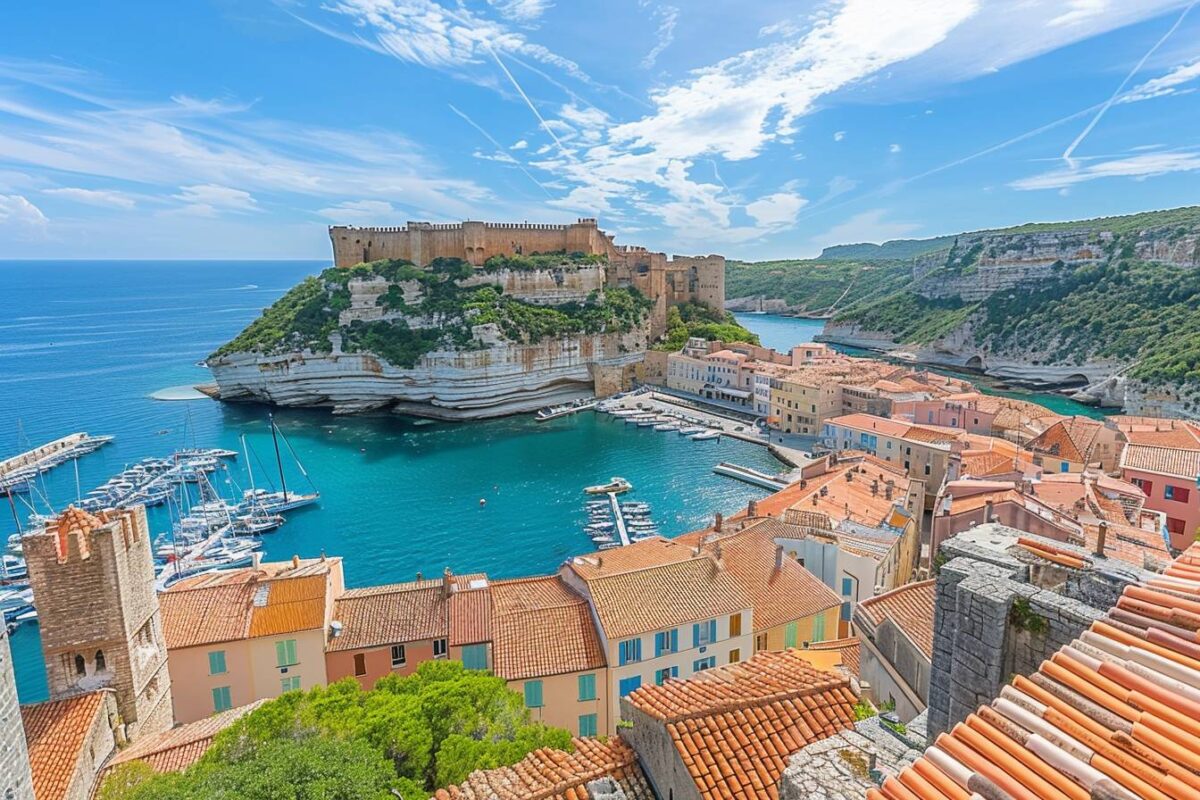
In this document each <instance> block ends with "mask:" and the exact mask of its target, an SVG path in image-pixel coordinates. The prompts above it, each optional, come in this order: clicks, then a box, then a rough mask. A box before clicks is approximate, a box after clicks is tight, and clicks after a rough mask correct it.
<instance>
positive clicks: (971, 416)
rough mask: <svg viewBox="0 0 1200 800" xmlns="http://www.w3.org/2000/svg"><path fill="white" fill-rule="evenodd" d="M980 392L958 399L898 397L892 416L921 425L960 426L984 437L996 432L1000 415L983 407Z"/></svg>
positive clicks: (957, 427) (961, 396)
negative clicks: (980, 407)
mask: <svg viewBox="0 0 1200 800" xmlns="http://www.w3.org/2000/svg"><path fill="white" fill-rule="evenodd" d="M979 397H980V396H979V395H975V396H971V395H960V396H959V399H957V400H949V399H946V398H939V399H936V400H924V399H913V400H896V401H894V402H893V403H892V416H893V417H895V418H896V419H900V420H904V421H905V422H911V423H914V424H917V425H932V426H936V427H939V428H956V429H959V430H963V431H966V432H967V433H975V434H979V435H981V436H991V435H992V434H993V432H994V425H995V420H996V415H995V414H994V413H990V412H987V411H981V410H980V409H979Z"/></svg>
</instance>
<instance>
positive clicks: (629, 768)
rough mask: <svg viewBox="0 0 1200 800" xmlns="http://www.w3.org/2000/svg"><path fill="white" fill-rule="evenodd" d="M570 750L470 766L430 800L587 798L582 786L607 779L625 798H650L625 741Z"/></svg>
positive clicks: (580, 743) (584, 743) (578, 743)
mask: <svg viewBox="0 0 1200 800" xmlns="http://www.w3.org/2000/svg"><path fill="white" fill-rule="evenodd" d="M572 744H573V746H574V751H573V752H570V753H567V752H564V751H562V750H554V749H550V748H542V749H540V750H534V751H533V752H532V753H530V754H529V755H527V756H525V758H523V759H521V760H520V761H518V762H517V763H516V764H513V765H512V766H511V767H500V768H499V769H491V770H476V771H475V772H472V773H471V774H470V775H469V776H468V777H467V779H466V780H465V781H464V782H463V783H462V784H460V785H458V786H450V787H448V788H446V789H438V790H437V792H436V793H435V794H434V800H589V798H590V795H589V793H588V790H587V784H588V783H590V782H592V781H594V780H599V779H603V778H611V779H612V780H613V781H614V782H615V783H616V784H617V786H619V787H620V789H621V790H622V791H623V792H624V794H625V797H626V798H628V800H655V798H654V792H653V791H652V790H651V789H650V785H649V783H648V782H647V781H646V776H645V775H644V774H643V773H642V770H641V767H639V766H638V763H637V756H636V754H635V753H634V752H633V748H631V747H630V746H629V745H628V744H626V743H625V740H624V739H622V738H621V737H619V736H614V737H612V738H610V739H608V740H607V741H601V740H599V739H579V738H577V739H575V740H574V741H573V742H572Z"/></svg>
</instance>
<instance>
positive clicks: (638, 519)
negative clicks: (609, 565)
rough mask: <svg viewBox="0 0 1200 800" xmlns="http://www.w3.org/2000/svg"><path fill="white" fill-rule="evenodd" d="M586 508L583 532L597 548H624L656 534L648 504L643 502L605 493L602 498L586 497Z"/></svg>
mask: <svg viewBox="0 0 1200 800" xmlns="http://www.w3.org/2000/svg"><path fill="white" fill-rule="evenodd" d="M586 508H587V513H588V523H587V525H586V526H585V528H584V532H585V533H587V534H588V536H589V537H590V538H591V540H592V544H593V545H594V546H595V547H596V549H598V550H608V549H611V548H614V547H628V546H629V545H630V544H632V543H633V542H640V541H642V540H643V539H649V538H650V537H652V536H658V535H660V534H659V529H658V525H656V524H655V523H654V521H653V520H652V519H651V518H650V504H649V503H646V502H644V501H640V500H626V501H622V500H621V499H620V498H619V497H618V496H617V494H616V493H615V492H607V493H605V499H603V500H600V499H594V500H589V501H588V502H587V505H586Z"/></svg>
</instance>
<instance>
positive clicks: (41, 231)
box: [0, 194, 50, 239]
mask: <svg viewBox="0 0 1200 800" xmlns="http://www.w3.org/2000/svg"><path fill="white" fill-rule="evenodd" d="M49 222H50V220H48V219H46V215H45V214H43V213H42V210H41V209H40V208H38V207H37V206H35V205H34V204H33V203H31V202H29V200H28V199H27V198H26V197H25V196H24V195H19V194H0V229H3V230H6V231H8V232H9V233H10V234H11V235H13V236H14V237H16V238H19V239H25V238H29V239H40V238H41V237H43V236H45V233H46V225H47V224H48V223H49Z"/></svg>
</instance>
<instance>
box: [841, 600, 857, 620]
mask: <svg viewBox="0 0 1200 800" xmlns="http://www.w3.org/2000/svg"><path fill="white" fill-rule="evenodd" d="M853 609H854V606H853V604H852V603H851V602H850V601H849V600H847V601H846V602H844V603H842V610H841V613H840V614H839V618H840V619H841V620H842V622H849V621H850V618H851V617H852V616H853Z"/></svg>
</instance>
